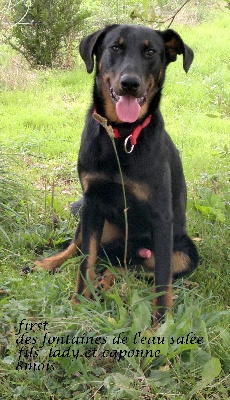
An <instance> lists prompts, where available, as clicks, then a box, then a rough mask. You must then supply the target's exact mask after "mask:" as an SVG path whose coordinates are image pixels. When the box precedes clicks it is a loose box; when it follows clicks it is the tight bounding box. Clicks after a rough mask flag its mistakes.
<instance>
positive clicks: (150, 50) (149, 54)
mask: <svg viewBox="0 0 230 400" xmlns="http://www.w3.org/2000/svg"><path fill="white" fill-rule="evenodd" d="M154 54H155V50H153V49H147V50H145V55H146V57H148V58H150V57H152V56H153V55H154Z"/></svg>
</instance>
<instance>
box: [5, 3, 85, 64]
mask: <svg viewBox="0 0 230 400" xmlns="http://www.w3.org/2000/svg"><path fill="white" fill-rule="evenodd" d="M81 3H82V0H66V1H63V0H50V1H46V0H32V1H31V2H29V1H27V2H26V1H19V2H17V3H16V4H15V5H14V7H13V8H12V11H11V13H12V19H13V23H14V25H13V29H12V36H13V37H14V38H15V39H16V43H15V42H13V41H12V40H11V41H10V44H11V45H12V46H13V47H14V48H16V49H17V50H19V51H20V52H21V53H22V54H23V55H24V56H25V58H26V59H27V61H28V62H29V63H30V65H32V66H33V67H34V66H46V67H52V66H53V64H54V61H55V60H56V59H57V57H58V55H59V54H60V51H61V49H62V47H63V45H64V46H65V47H68V45H69V43H70V41H72V38H73V35H74V34H75V33H76V32H78V31H79V30H81V27H82V23H83V20H84V19H85V18H86V17H87V16H89V12H88V11H87V12H86V11H83V10H81Z"/></svg>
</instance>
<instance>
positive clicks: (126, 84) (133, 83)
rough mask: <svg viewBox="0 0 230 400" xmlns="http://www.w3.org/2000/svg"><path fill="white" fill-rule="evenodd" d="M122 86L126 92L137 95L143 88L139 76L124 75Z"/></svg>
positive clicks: (121, 81) (121, 80)
mask: <svg viewBox="0 0 230 400" xmlns="http://www.w3.org/2000/svg"><path fill="white" fill-rule="evenodd" d="M120 85H121V88H122V90H123V91H124V92H126V93H130V94H132V93H135V92H137V91H138V89H139V87H140V86H141V79H140V78H139V77H138V76H130V75H127V74H126V75H122V77H121V79H120Z"/></svg>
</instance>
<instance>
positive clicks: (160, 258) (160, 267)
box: [153, 215, 173, 322]
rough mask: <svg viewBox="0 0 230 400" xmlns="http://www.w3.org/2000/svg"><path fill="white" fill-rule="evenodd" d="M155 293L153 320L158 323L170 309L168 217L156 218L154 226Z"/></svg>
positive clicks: (170, 245)
mask: <svg viewBox="0 0 230 400" xmlns="http://www.w3.org/2000/svg"><path fill="white" fill-rule="evenodd" d="M154 225H155V226H154V253H155V293H156V295H158V294H159V293H161V292H163V293H162V294H160V295H158V296H156V297H155V298H154V301H153V306H154V309H155V311H154V319H155V322H156V320H157V321H159V320H160V319H161V318H162V317H163V316H164V314H165V313H166V311H170V310H171V307H172V268H171V261H172V249H173V235H172V221H171V218H170V216H169V215H168V217H166V216H164V217H160V216H159V217H158V218H157V219H156V221H155V224H154Z"/></svg>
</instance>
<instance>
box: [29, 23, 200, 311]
mask: <svg viewBox="0 0 230 400" xmlns="http://www.w3.org/2000/svg"><path fill="white" fill-rule="evenodd" d="M80 54H81V56H82V58H83V60H84V62H85V64H86V68H87V71H88V72H89V73H91V72H92V71H93V69H94V56H95V60H96V67H95V68H96V73H95V81H94V89H93V102H92V106H91V108H90V110H89V113H88V116H87V119H86V124H85V128H84V131H83V136H82V141H81V147H80V152H79V158H78V173H79V177H80V181H81V185H82V190H83V200H82V209H81V221H80V223H79V226H78V229H77V231H76V234H75V238H74V240H73V242H72V243H71V244H70V246H69V247H68V248H67V249H66V250H64V251H63V252H61V253H59V254H58V255H55V256H53V257H50V258H47V259H44V260H42V261H36V262H35V264H36V267H35V268H37V267H39V266H41V267H43V268H45V269H47V270H55V269H57V268H58V267H59V266H60V265H61V264H62V263H63V262H64V261H66V260H67V259H68V258H69V257H72V256H74V255H76V254H77V252H78V251H79V249H80V251H81V252H82V253H83V254H84V255H86V257H85V258H84V260H83V261H82V262H81V265H80V268H79V272H78V277H77V284H76V292H77V293H79V294H83V295H84V296H85V297H90V296H91V292H90V289H89V286H88V284H87V282H89V280H90V281H92V282H94V280H95V272H94V266H95V264H96V261H97V257H98V255H102V254H103V252H104V254H106V256H107V257H108V258H109V259H110V261H111V263H113V264H115V265H118V264H119V263H121V264H122V263H123V259H124V248H125V241H126V243H127V264H128V266H130V268H131V267H132V266H137V265H139V266H140V265H142V266H143V269H144V270H146V271H147V272H148V271H154V275H155V292H156V293H160V292H162V293H161V294H160V295H159V296H158V295H156V300H155V302H154V308H155V311H154V314H155V315H157V317H158V319H159V318H160V317H161V316H162V315H164V313H165V311H166V310H168V309H170V308H171V306H172V278H173V277H175V276H179V275H182V274H184V273H187V272H190V271H192V270H193V269H195V268H196V266H197V264H198V254H197V251H196V248H195V246H194V244H193V242H192V241H191V239H190V238H189V237H188V235H187V230H186V218H185V211H186V184H185V179H184V175H183V170H182V164H181V161H180V157H179V153H178V151H177V149H176V148H175V146H174V144H173V143H172V140H171V139H170V137H169V135H168V134H167V132H166V131H165V128H164V121H163V118H162V115H161V112H160V109H159V103H160V98H161V92H162V87H163V83H164V79H165V71H166V67H167V66H168V64H169V63H170V62H172V61H175V60H176V59H177V55H178V54H182V56H183V67H184V70H185V71H186V72H187V71H188V70H189V67H190V65H191V63H192V61H193V52H192V50H191V49H190V48H189V47H188V46H187V45H185V44H184V42H183V41H182V39H181V38H180V36H179V35H178V34H177V33H176V32H174V31H173V30H170V29H168V30H166V31H155V30H153V29H150V28H146V27H142V26H134V25H110V26H108V27H106V28H105V29H102V30H99V31H97V32H95V33H93V34H91V35H90V36H88V37H86V38H85V39H83V40H82V42H81V44H80ZM95 112H96V113H97V114H99V116H102V117H103V118H105V119H106V120H107V123H108V125H109V126H111V127H112V128H113V133H114V137H115V139H114V141H115V146H116V150H117V155H118V158H119V162H120V166H121V170H122V176H123V182H124V185H123V186H122V180H121V174H120V172H119V167H118V162H117V158H116V154H115V150H114V147H113V144H112V141H111V138H110V137H109V135H108V133H107V131H106V130H105V129H104V127H103V126H102V125H101V124H100V123H99V122H98V121H96V120H95V119H94V118H93V113H95ZM123 188H125V197H126V203H127V204H126V210H124V193H123ZM80 205H81V201H80V202H79V203H77V204H76V207H77V208H79V206H80ZM125 213H126V216H127V220H128V240H127V237H126V234H127V224H125Z"/></svg>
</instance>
